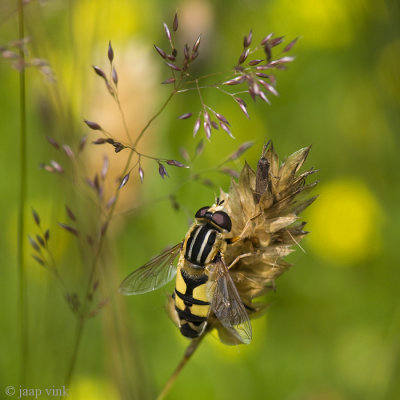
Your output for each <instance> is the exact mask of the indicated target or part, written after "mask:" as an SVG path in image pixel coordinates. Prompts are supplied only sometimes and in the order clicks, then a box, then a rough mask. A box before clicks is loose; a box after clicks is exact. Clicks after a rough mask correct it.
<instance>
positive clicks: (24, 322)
mask: <svg viewBox="0 0 400 400" xmlns="http://www.w3.org/2000/svg"><path fill="white" fill-rule="evenodd" d="M18 35H19V39H20V40H22V39H23V38H24V35H25V32H24V5H23V0H18ZM19 53H20V57H21V60H22V68H21V69H20V71H19V108H20V177H19V204H18V237H17V243H18V245H17V253H18V254H17V260H18V261H17V262H18V272H19V283H18V286H19V287H18V289H19V318H20V324H19V325H20V326H19V329H20V351H21V370H20V374H21V384H24V383H25V382H26V377H27V369H28V308H27V293H26V276H25V260H24V254H25V203H26V185H27V176H26V175H27V160H26V154H27V151H26V149H27V146H26V89H25V65H24V61H25V54H24V51H23V49H22V47H21V48H20V50H19Z"/></svg>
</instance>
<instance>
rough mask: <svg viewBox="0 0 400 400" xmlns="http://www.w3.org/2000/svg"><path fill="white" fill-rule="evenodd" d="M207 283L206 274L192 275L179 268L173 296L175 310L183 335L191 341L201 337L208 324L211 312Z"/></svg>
mask: <svg viewBox="0 0 400 400" xmlns="http://www.w3.org/2000/svg"><path fill="white" fill-rule="evenodd" d="M207 282H208V276H207V275H206V274H205V273H196V274H195V275H192V274H190V273H188V272H187V271H186V270H185V269H184V268H178V271H177V275H176V285H175V293H174V294H173V297H174V299H175V310H176V312H177V314H178V317H179V321H180V331H181V333H182V335H183V336H186V337H188V338H191V339H193V338H196V337H198V336H200V335H201V333H202V332H203V330H204V328H205V325H206V323H207V318H208V314H209V311H210V303H209V301H208V297H207Z"/></svg>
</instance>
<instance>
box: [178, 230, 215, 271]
mask: <svg viewBox="0 0 400 400" xmlns="http://www.w3.org/2000/svg"><path fill="white" fill-rule="evenodd" d="M216 236H217V231H216V230H215V228H213V227H212V226H210V225H208V224H204V225H196V226H195V228H194V229H193V230H192V232H191V233H190V236H189V239H188V241H187V243H186V250H185V258H186V260H188V261H190V262H191V263H192V264H196V265H200V266H204V265H206V264H207V263H209V262H211V260H212V259H213V258H214V257H215V255H216V250H215V248H214V243H215V239H216Z"/></svg>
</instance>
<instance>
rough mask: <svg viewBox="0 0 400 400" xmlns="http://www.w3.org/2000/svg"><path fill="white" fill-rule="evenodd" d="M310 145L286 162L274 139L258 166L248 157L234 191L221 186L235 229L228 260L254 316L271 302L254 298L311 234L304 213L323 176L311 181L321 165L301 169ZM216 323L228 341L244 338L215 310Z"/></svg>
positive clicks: (272, 281) (211, 322)
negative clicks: (251, 165)
mask: <svg viewBox="0 0 400 400" xmlns="http://www.w3.org/2000/svg"><path fill="white" fill-rule="evenodd" d="M310 147H311V146H310ZM310 147H306V148H303V149H300V150H298V151H296V152H295V153H293V154H292V155H290V156H289V157H288V158H287V160H286V161H284V162H283V163H281V164H280V163H279V159H278V156H277V154H276V152H275V150H274V147H273V145H272V143H270V142H269V143H268V144H266V145H265V146H264V148H263V152H262V155H261V158H260V160H259V161H258V164H257V170H256V171H254V170H253V169H252V168H251V167H250V166H249V165H248V164H247V163H246V164H245V165H244V167H243V169H242V171H241V173H240V177H239V179H238V182H235V181H232V184H231V187H230V190H229V193H225V192H223V191H221V194H220V200H221V201H222V200H224V207H225V209H226V211H227V213H228V214H229V215H230V218H231V220H232V231H231V233H232V235H233V239H232V244H230V245H228V246H227V249H226V252H225V254H224V257H225V263H226V265H227V266H228V268H229V274H230V276H231V278H232V280H233V282H234V284H235V286H236V288H237V291H238V293H239V296H240V298H241V301H242V302H243V304H244V306H245V309H246V311H247V313H248V315H249V317H250V318H256V317H258V316H260V315H261V314H262V313H263V311H264V310H265V308H266V303H265V302H260V301H258V302H255V303H253V299H255V298H257V297H259V296H262V295H263V294H265V293H266V292H267V291H269V290H271V289H273V288H274V286H275V279H276V278H277V277H278V276H280V275H281V274H282V273H283V272H284V271H285V270H286V269H288V268H289V266H290V264H289V263H288V262H286V261H284V257H285V256H286V255H288V254H289V253H291V252H292V251H294V248H295V247H300V246H299V242H300V240H301V239H302V238H303V237H304V236H305V235H306V234H307V232H305V231H304V230H303V228H304V225H305V222H301V221H299V214H300V213H301V211H303V210H304V209H305V208H306V207H308V206H309V205H310V204H311V203H312V202H313V201H314V200H315V199H316V197H317V196H314V197H310V196H307V194H308V193H309V192H310V190H311V189H312V188H313V187H314V186H315V185H316V184H317V183H318V182H317V181H315V182H312V183H310V184H306V179H307V177H308V176H309V175H311V174H313V173H314V172H316V171H315V170H313V169H311V170H309V171H306V172H303V173H300V172H299V170H300V168H301V166H302V165H303V163H304V161H305V159H306V158H307V155H308V153H309V151H310ZM211 328H216V329H217V330H218V333H219V337H220V339H221V341H222V342H224V343H226V344H239V343H240V341H238V339H237V337H235V336H234V335H232V332H230V331H229V330H227V329H225V328H224V326H223V325H222V324H221V323H220V322H219V320H218V319H217V318H214V317H213V316H212V315H210V319H209V324H208V329H211Z"/></svg>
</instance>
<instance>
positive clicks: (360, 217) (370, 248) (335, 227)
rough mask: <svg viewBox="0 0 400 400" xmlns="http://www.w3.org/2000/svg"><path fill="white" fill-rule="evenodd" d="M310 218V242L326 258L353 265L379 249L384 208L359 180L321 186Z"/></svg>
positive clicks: (346, 180) (347, 180) (344, 180)
mask: <svg viewBox="0 0 400 400" xmlns="http://www.w3.org/2000/svg"><path fill="white" fill-rule="evenodd" d="M307 218H308V219H309V220H310V224H309V226H308V228H309V229H310V230H311V231H312V235H311V236H310V239H309V243H310V245H311V247H312V248H313V249H314V250H315V252H316V253H318V254H320V255H322V256H323V257H326V258H328V259H330V260H332V261H336V262H339V263H343V264H352V263H356V262H359V261H362V260H364V259H366V258H367V257H368V256H370V255H372V254H374V253H376V252H377V251H378V250H379V247H380V229H379V228H380V225H381V222H382V210H381V208H380V206H379V203H378V201H377V199H376V198H375V196H374V194H373V193H372V192H371V191H370V190H369V189H368V188H367V187H366V185H365V184H364V183H363V182H361V181H359V180H356V179H343V180H337V181H334V182H331V183H329V184H327V185H325V186H323V187H321V188H320V198H319V199H318V201H317V202H316V204H315V206H314V207H313V208H312V209H310V210H309V214H308V215H307Z"/></svg>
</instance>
